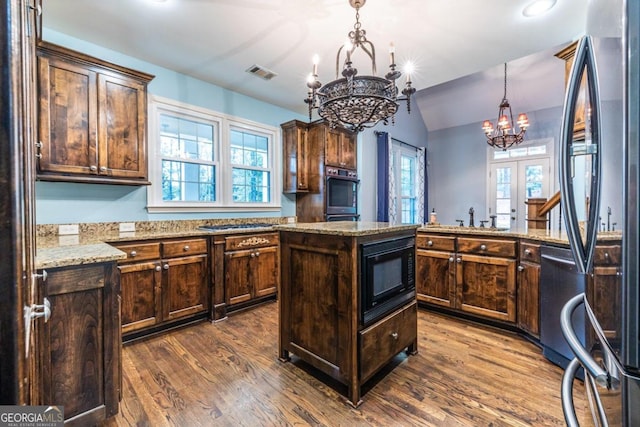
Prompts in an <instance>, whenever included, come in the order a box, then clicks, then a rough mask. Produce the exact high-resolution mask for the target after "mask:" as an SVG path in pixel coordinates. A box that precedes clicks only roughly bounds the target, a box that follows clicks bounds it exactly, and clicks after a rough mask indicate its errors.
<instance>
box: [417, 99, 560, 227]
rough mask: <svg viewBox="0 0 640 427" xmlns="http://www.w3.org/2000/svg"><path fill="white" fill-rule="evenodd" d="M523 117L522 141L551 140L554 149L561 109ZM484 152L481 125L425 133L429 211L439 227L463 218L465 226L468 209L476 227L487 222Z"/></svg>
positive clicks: (485, 155)
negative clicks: (527, 125)
mask: <svg viewBox="0 0 640 427" xmlns="http://www.w3.org/2000/svg"><path fill="white" fill-rule="evenodd" d="M527 114H528V116H529V121H530V122H531V127H530V128H529V130H528V131H527V136H526V139H528V140H533V139H541V138H553V139H554V143H555V146H556V147H557V145H558V139H559V135H560V126H561V123H560V120H561V116H562V107H560V106H558V107H553V108H547V109H543V110H538V111H532V112H527ZM487 152H488V145H487V143H486V138H485V137H484V134H483V132H482V123H481V122H477V123H470V124H467V125H464V126H457V127H453V128H448V129H442V130H438V131H432V132H429V143H428V146H427V158H428V165H427V176H428V179H429V211H430V210H431V208H435V210H436V212H437V213H438V221H439V222H440V223H441V224H446V225H454V224H456V223H455V220H456V219H463V220H464V223H465V225H467V224H468V221H469V214H468V212H469V208H470V207H473V208H474V211H475V212H476V215H475V222H476V225H477V224H479V221H480V220H481V219H488V215H489V214H488V207H487V200H486V198H487V196H486V187H487V185H488V177H489V175H488V172H487V160H488V159H487V155H488V154H487ZM556 177H557V172H556ZM552 187H553V188H552V192H554V193H555V192H556V191H557V190H558V188H559V186H558V183H557V182H555V183H554V184H553V185H552ZM552 223H553V220H552Z"/></svg>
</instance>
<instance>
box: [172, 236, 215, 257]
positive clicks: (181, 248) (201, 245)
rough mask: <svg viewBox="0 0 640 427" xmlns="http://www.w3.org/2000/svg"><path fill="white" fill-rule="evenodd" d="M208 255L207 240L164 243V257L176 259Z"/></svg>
mask: <svg viewBox="0 0 640 427" xmlns="http://www.w3.org/2000/svg"><path fill="white" fill-rule="evenodd" d="M206 253H207V239H189V240H177V241H175V242H162V257H163V258H174V257H179V256H190V255H197V254H206Z"/></svg>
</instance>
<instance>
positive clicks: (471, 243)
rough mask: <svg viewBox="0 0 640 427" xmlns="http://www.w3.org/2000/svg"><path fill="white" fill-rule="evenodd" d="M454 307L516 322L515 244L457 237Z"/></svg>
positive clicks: (513, 242) (514, 242)
mask: <svg viewBox="0 0 640 427" xmlns="http://www.w3.org/2000/svg"><path fill="white" fill-rule="evenodd" d="M457 243H458V257H457V259H456V261H458V259H459V260H460V261H459V262H457V263H456V264H457V265H456V306H457V307H458V309H460V310H462V311H464V312H468V313H472V314H475V315H479V316H483V317H488V318H492V319H496V320H502V321H505V322H510V323H515V322H516V255H517V254H516V241H515V240H506V239H485V238H483V237H474V238H466V237H465V238H463V237H459V238H458V241H457Z"/></svg>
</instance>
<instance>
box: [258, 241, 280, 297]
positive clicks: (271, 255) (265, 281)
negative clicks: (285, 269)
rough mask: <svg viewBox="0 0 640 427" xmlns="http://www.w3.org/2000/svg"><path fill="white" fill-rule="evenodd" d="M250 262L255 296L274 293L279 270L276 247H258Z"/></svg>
mask: <svg viewBox="0 0 640 427" xmlns="http://www.w3.org/2000/svg"><path fill="white" fill-rule="evenodd" d="M255 255H256V257H255V259H254V262H253V263H252V267H253V268H252V285H253V292H254V297H255V298H260V297H264V296H268V295H274V294H275V293H276V292H277V290H278V280H279V278H280V270H279V268H278V266H279V262H278V247H277V246H273V247H270V248H260V249H258V250H257V251H256V252H255Z"/></svg>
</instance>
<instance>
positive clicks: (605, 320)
mask: <svg viewBox="0 0 640 427" xmlns="http://www.w3.org/2000/svg"><path fill="white" fill-rule="evenodd" d="M621 262H622V248H621V246H620V244H609V245H598V246H597V247H596V251H595V256H594V267H593V274H592V275H591V278H590V280H589V282H588V290H587V292H589V293H590V297H589V302H590V304H591V308H592V310H593V312H594V314H595V315H596V318H597V319H598V321H599V322H600V327H602V330H603V332H604V333H605V335H606V336H607V337H608V338H609V339H619V338H620V333H621V331H620V330H617V329H616V327H619V325H620V324H621V319H620V313H621V312H622V310H621V307H619V306H617V305H618V304H619V303H620V301H622V299H621V297H620V292H622V277H621V276H620V268H621Z"/></svg>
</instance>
